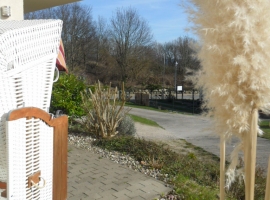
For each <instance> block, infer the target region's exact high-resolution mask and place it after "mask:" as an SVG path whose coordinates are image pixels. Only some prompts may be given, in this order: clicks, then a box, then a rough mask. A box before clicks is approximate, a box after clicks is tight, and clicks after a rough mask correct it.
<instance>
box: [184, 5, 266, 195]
mask: <svg viewBox="0 0 270 200" xmlns="http://www.w3.org/2000/svg"><path fill="white" fill-rule="evenodd" d="M190 1H191V2H192V3H193V5H192V6H190V7H189V13H190V19H191V20H192V22H193V23H194V24H195V26H194V29H193V30H194V31H195V32H196V33H197V34H198V35H199V36H200V41H201V45H202V48H201V49H200V52H199V54H198V57H199V59H200V60H201V64H202V66H203V69H202V75H201V76H200V79H199V85H200V86H202V87H203V91H204V98H205V100H206V101H205V106H206V107H207V108H208V110H209V115H211V116H212V117H213V119H214V122H215V123H214V125H215V126H214V127H215V132H216V133H218V134H219V135H220V139H221V140H220V141H221V143H220V144H221V147H220V148H221V152H220V153H221V165H220V167H221V169H220V171H221V175H220V176H221V177H220V178H221V184H220V191H221V195H220V197H221V199H224V195H225V192H224V186H225V185H224V178H223V176H224V172H225V141H226V140H228V139H230V138H231V137H232V136H236V137H238V138H239V139H240V143H239V144H238V146H237V147H235V149H234V151H233V152H232V155H231V158H232V160H231V164H230V166H229V169H228V170H227V173H226V174H227V185H226V186H228V187H229V185H230V183H232V181H233V180H234V178H235V177H236V175H240V174H241V173H237V171H236V166H237V163H238V154H239V151H242V152H243V153H244V172H245V173H244V180H245V198H246V199H248V200H251V199H254V177H255V162H256V145H257V134H258V133H260V130H259V128H258V124H257V121H258V110H262V111H263V112H265V113H269V100H270V78H269V76H270V67H269V63H270V54H269V52H270V12H269V10H270V1H269V0H190ZM268 175H269V173H268ZM267 195H268V194H266V196H267ZM266 199H269V196H268V197H266Z"/></svg>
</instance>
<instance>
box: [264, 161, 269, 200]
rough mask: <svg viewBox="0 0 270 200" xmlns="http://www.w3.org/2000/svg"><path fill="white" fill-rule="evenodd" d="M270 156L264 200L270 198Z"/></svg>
mask: <svg viewBox="0 0 270 200" xmlns="http://www.w3.org/2000/svg"><path fill="white" fill-rule="evenodd" d="M269 188H270V156H269V158H268V171H267V180H266V188H265V198H264V200H270V190H269Z"/></svg>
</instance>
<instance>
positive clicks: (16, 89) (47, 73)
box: [0, 20, 62, 199]
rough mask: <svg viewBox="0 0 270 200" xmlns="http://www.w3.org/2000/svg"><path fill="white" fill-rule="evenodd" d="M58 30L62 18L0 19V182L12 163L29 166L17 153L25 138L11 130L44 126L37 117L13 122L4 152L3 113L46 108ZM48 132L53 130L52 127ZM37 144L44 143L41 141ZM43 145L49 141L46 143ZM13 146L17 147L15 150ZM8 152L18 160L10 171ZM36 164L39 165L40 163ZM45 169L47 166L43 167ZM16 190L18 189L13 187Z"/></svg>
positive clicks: (50, 88) (49, 95) (4, 180)
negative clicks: (17, 109)
mask: <svg viewBox="0 0 270 200" xmlns="http://www.w3.org/2000/svg"><path fill="white" fill-rule="evenodd" d="M61 29H62V21H60V20H23V21H1V20H0V117H1V118H0V181H2V182H10V181H9V180H11V179H10V176H13V174H12V173H13V172H12V170H13V169H12V167H13V166H15V165H16V167H19V165H24V164H25V166H28V164H27V162H26V163H23V162H25V161H27V159H26V158H21V156H19V155H21V154H19V152H21V153H22V152H26V151H27V149H26V147H28V146H26V144H27V145H28V141H27V138H24V139H23V138H21V137H23V136H19V135H13V129H14V133H18V131H19V132H22V131H26V133H27V134H28V132H29V131H28V129H27V128H25V127H28V125H29V124H31V123H32V124H33V123H34V124H38V125H37V127H38V128H37V129H40V130H43V125H42V123H41V122H40V121H39V120H37V121H31V120H30V121H28V120H26V121H20V123H22V124H24V125H22V124H20V125H17V124H16V123H17V122H16V123H15V122H14V124H13V125H12V126H9V129H10V130H11V131H9V134H11V132H12V134H11V135H10V136H8V137H12V135H13V136H14V141H12V142H14V143H10V144H9V150H8V152H7V147H6V131H5V123H6V119H5V117H6V113H8V112H9V111H10V110H13V109H16V108H21V107H24V106H32V107H37V108H40V109H42V110H45V111H47V109H48V108H49V106H50V100H51V90H52V84H53V76H54V70H55V63H56V57H57V54H58V50H59V43H60V37H61ZM13 126H14V127H13ZM35 131H36V130H35ZM46 131H47V129H46ZM50 132H51V133H52V130H50ZM31 134H32V135H33V136H31V137H35V136H34V134H35V132H33V133H31ZM38 134H39V133H38ZM21 135H22V134H21ZM47 135H50V134H47ZM27 137H28V135H27ZM16 138H17V140H16ZM12 140H13V139H12ZM15 140H16V141H15ZM39 140H40V139H39ZM9 141H10V140H9ZM40 141H45V143H46V142H48V143H52V138H51V136H48V138H47V139H44V138H43V139H42V140H40ZM25 142H26V143H25ZM20 144H21V145H20ZM10 145H15V146H10ZM33 145H34V144H33ZM38 145H40V146H44V144H43V143H42V142H41V143H40V144H38ZM46 145H48V144H47V143H46ZM14 147H16V148H20V149H19V150H18V149H16V150H14V149H13V148H14ZM13 152H15V154H13ZM16 152H17V153H18V154H17V153H16ZM11 154H12V155H11ZM49 154H50V153H49ZM7 155H9V158H10V157H12V156H14V157H15V156H16V158H18V160H15V161H16V163H13V164H9V167H11V168H10V170H11V171H8V168H7V164H8V163H7ZM40 155H43V153H42V152H41V154H40ZM19 158H21V159H22V160H20V159H19ZM25 159H26V160H25ZM50 159H52V158H50ZM51 164H52V163H51ZM11 165H12V166H11ZM17 165H18V166H17ZM38 166H39V167H40V166H42V164H41V163H39V164H38ZM21 169H22V168H21ZM46 169H50V168H49V167H47V166H46ZM27 170H28V168H27ZM8 173H9V175H8ZM24 173H28V171H24V172H18V174H24ZM18 174H16V175H14V176H17V175H18ZM42 176H43V175H42ZM8 179H9V180H8ZM14 181H15V179H14V180H13V182H12V184H15V185H16V184H18V185H20V183H19V182H18V181H15V182H14ZM47 184H48V183H47ZM23 187H24V186H23ZM16 190H20V189H18V188H16ZM26 196H27V195H26ZM21 197H22V198H20V199H28V197H27V198H24V197H23V196H21ZM0 199H1V197H0ZM15 199H18V198H15ZM29 199H36V198H29ZM42 199H43V198H42ZM44 199H45V198H44ZM46 199H47V198H46ZM48 199H50V198H48Z"/></svg>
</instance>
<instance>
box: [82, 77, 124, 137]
mask: <svg viewBox="0 0 270 200" xmlns="http://www.w3.org/2000/svg"><path fill="white" fill-rule="evenodd" d="M122 91H124V84H123V85H122ZM117 92H118V89H117V88H115V89H111V87H110V86H109V87H108V88H107V89H104V88H103V87H101V85H100V82H98V84H97V85H96V87H95V92H94V93H93V92H92V91H91V90H89V93H86V92H84V93H82V100H83V104H82V107H83V108H84V111H85V113H86V116H85V117H83V118H82V121H81V123H82V124H83V125H85V127H86V129H87V131H88V132H90V133H93V134H95V136H96V137H98V138H108V137H113V136H115V135H116V134H117V133H118V131H117V127H118V126H119V124H120V122H121V120H122V118H123V116H124V115H125V114H126V113H127V112H128V110H124V105H125V93H124V92H123V93H122V98H121V100H117ZM123 114H124V115H123Z"/></svg>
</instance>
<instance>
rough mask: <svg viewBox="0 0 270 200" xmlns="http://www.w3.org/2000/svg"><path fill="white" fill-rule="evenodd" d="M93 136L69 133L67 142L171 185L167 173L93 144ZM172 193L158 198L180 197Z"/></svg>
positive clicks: (171, 198) (174, 198)
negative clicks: (168, 182)
mask: <svg viewBox="0 0 270 200" xmlns="http://www.w3.org/2000/svg"><path fill="white" fill-rule="evenodd" d="M95 140H96V139H95V138H92V137H91V136H89V135H86V134H83V133H69V135H68V142H69V144H71V145H74V146H76V147H78V148H82V149H87V150H88V151H92V152H94V153H97V154H99V155H100V156H101V157H104V158H107V159H110V160H111V161H112V162H115V163H118V164H120V165H125V166H127V167H128V168H130V169H133V170H134V171H138V172H141V173H143V174H145V175H148V176H151V177H153V178H155V179H157V180H161V181H163V182H164V183H165V184H166V186H167V187H171V186H170V185H169V184H167V181H168V174H162V173H161V171H160V170H159V169H151V168H148V167H147V165H143V164H141V163H140V162H138V161H136V160H134V159H133V158H132V157H131V156H129V155H126V154H122V153H119V152H117V151H108V150H105V149H101V148H99V147H96V146H94V145H93V144H92V143H93V141H95ZM171 193H172V194H167V195H165V196H164V197H160V199H159V200H178V199H180V198H179V197H178V196H177V195H173V193H174V191H173V189H172V192H171Z"/></svg>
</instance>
